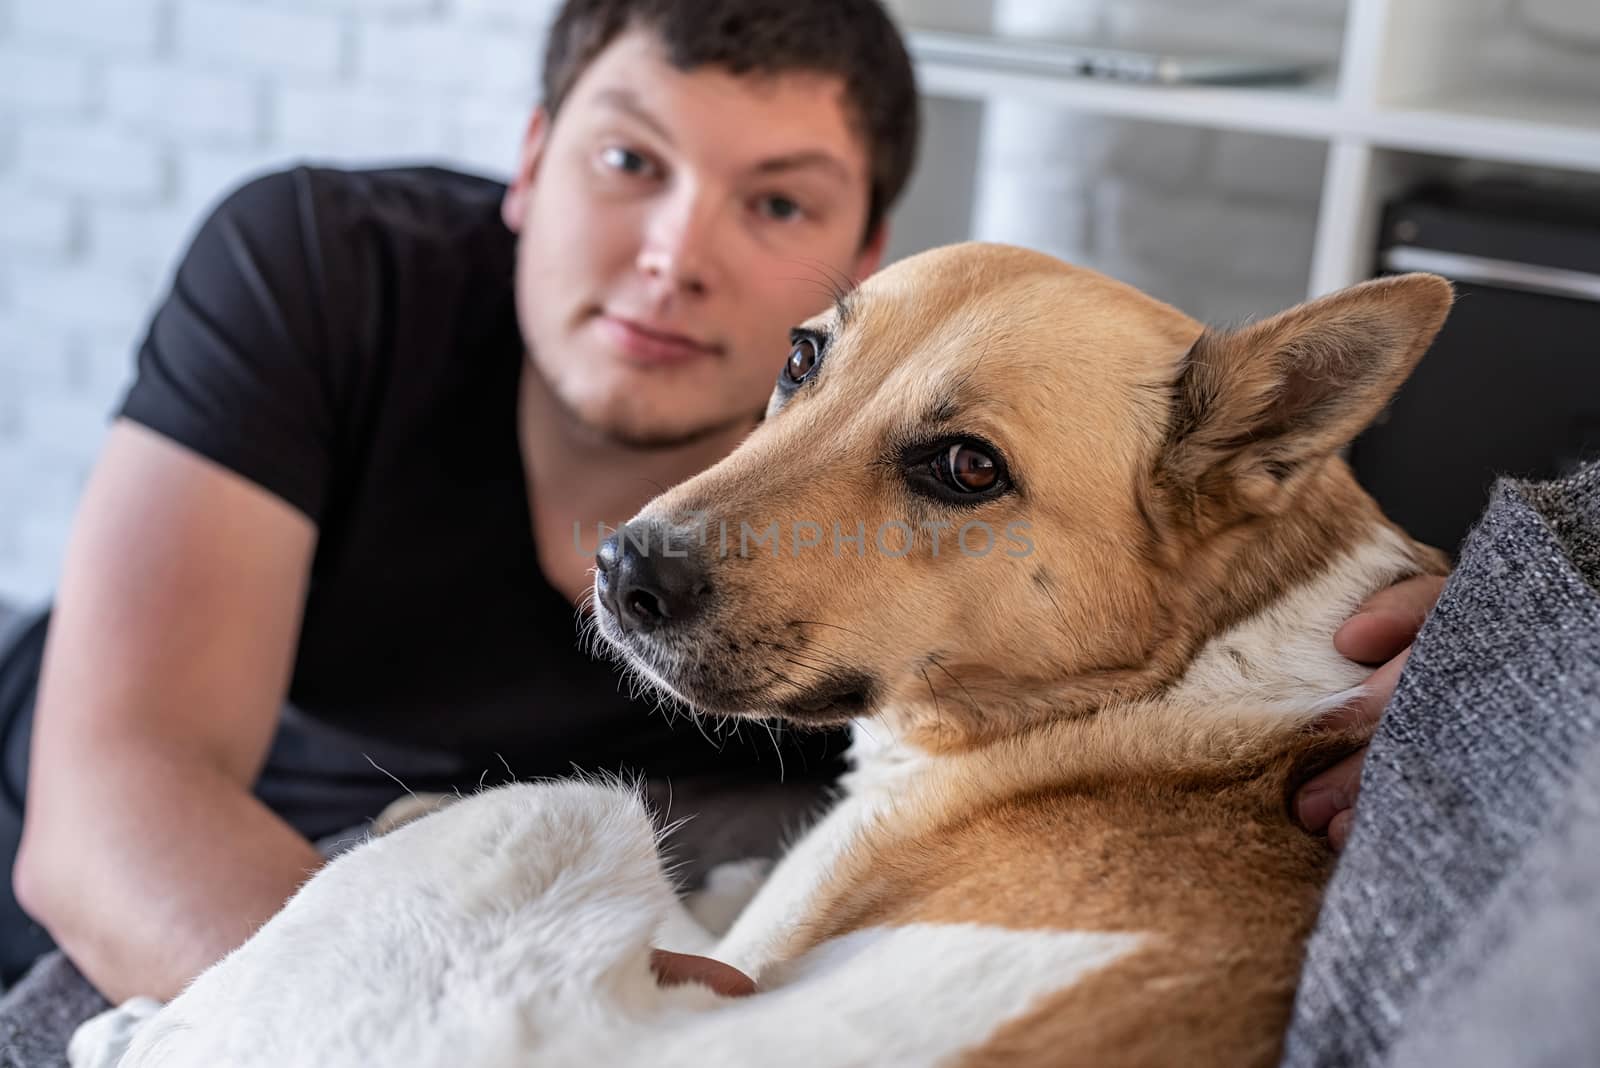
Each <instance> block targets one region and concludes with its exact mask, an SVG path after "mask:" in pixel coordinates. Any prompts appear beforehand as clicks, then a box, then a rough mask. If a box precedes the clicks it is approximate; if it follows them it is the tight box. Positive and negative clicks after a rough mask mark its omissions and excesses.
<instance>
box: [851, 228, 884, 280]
mask: <svg viewBox="0 0 1600 1068" xmlns="http://www.w3.org/2000/svg"><path fill="white" fill-rule="evenodd" d="M888 245H889V223H888V220H883V221H881V222H879V223H878V225H877V226H875V227H874V228H873V230H872V235H871V236H870V237H868V238H867V243H866V244H864V245H862V246H861V251H860V252H858V253H856V262H855V267H854V270H853V271H852V274H853V276H854V277H853V278H852V279H851V280H852V281H854V282H857V283H859V282H861V281H862V280H863V279H865V278H867V277H869V276H870V275H871V274H872V273H873V272H874V271H876V270H877V269H878V265H879V264H881V263H882V262H883V250H884V249H885V248H887V247H888Z"/></svg>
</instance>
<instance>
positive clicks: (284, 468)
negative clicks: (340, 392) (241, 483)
mask: <svg viewBox="0 0 1600 1068" xmlns="http://www.w3.org/2000/svg"><path fill="white" fill-rule="evenodd" d="M312 181H313V177H312V175H311V172H309V171H307V170H305V169H298V170H294V171H287V172H283V173H279V174H273V175H269V176H267V177H264V178H260V179H257V180H255V181H253V182H251V183H249V184H247V185H245V186H243V187H241V188H240V189H238V190H237V191H235V192H234V193H232V194H230V195H229V196H228V197H227V198H226V199H225V200H224V201H223V202H222V203H221V204H220V205H219V206H218V207H217V208H216V210H215V211H214V212H213V213H212V214H211V216H210V217H209V218H208V219H207V220H206V221H205V222H204V224H202V226H201V227H200V230H199V232H198V233H197V234H196V235H195V238H194V241H193V242H192V243H191V245H190V246H189V249H188V251H187V253H186V254H185V255H184V257H183V260H182V262H181V264H180V265H179V267H178V270H177V273H176V275H175V277H174V279H173V284H172V290H171V292H170V294H168V296H167V297H166V299H165V301H164V302H163V303H162V304H161V305H160V307H159V308H158V310H157V311H156V314H155V317H154V318H153V320H152V321H151V325H150V330H149V333H148V334H147V335H146V337H145V340H144V343H143V345H142V346H141V347H140V350H139V355H138V360H137V368H136V373H135V376H134V381H133V384H132V386H130V387H129V391H128V394H127V396H126V398H125V399H124V401H123V404H122V407H121V409H120V411H119V414H120V415H121V416H122V417H123V418H126V419H129V420H132V421H134V422H137V423H140V424H142V425H144V426H146V427H148V428H150V429H151V430H154V431H156V432H157V433H159V434H161V435H163V436H165V437H167V438H169V439H171V440H172V441H174V442H176V443H178V444H179V445H182V446H184V447H186V448H188V449H191V450H193V451H194V452H196V453H198V454H200V455H201V456H204V457H206V458H207V459H209V460H212V461H214V462H216V463H218V464H220V465H222V466H223V467H226V468H228V469H229V470H232V471H234V472H236V473H237V474H239V475H242V476H243V477H245V478H247V479H249V480H250V481H252V482H254V483H256V484H257V485H259V486H261V487H263V488H264V489H266V490H268V491H269V492H271V493H273V494H275V495H276V496H278V497H280V498H282V499H283V500H285V501H287V502H288V503H289V504H291V505H293V506H294V507H295V508H297V509H299V510H300V511H301V512H303V513H305V514H306V515H307V516H309V517H310V518H311V519H312V520H313V521H314V522H316V521H320V519H321V517H322V511H323V506H324V501H325V498H326V495H327V491H328V486H329V483H330V481H331V479H332V477H333V467H334V460H335V456H334V447H335V443H336V434H337V414H338V406H337V397H336V395H335V393H336V391H335V388H334V387H335V381H336V377H335V368H334V367H333V366H332V364H333V362H334V361H335V360H336V359H338V358H340V355H341V354H339V353H336V352H334V351H333V349H334V348H335V346H334V345H333V344H331V343H330V338H329V331H328V326H327V322H328V314H329V311H330V309H331V308H333V307H338V306H340V304H342V303H344V302H345V300H344V298H341V297H340V296H339V295H337V294H331V293H329V292H328V288H327V279H328V277H329V273H328V270H327V264H326V263H325V262H324V260H323V250H322V248H321V244H322V243H321V241H319V229H318V219H317V214H316V213H317V203H316V197H315V190H314V189H313V187H312Z"/></svg>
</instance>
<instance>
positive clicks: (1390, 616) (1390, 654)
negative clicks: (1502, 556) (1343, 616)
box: [1295, 575, 1444, 849]
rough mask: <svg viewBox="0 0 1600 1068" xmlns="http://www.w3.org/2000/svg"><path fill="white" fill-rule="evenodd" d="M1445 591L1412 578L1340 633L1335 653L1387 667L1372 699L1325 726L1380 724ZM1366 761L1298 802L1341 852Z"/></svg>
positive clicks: (1432, 579) (1310, 785)
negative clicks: (1416, 642)
mask: <svg viewBox="0 0 1600 1068" xmlns="http://www.w3.org/2000/svg"><path fill="white" fill-rule="evenodd" d="M1443 589H1444V579H1442V578H1439V577H1437V576H1434V575H1419V576H1418V577H1416V578H1411V579H1407V580H1406V581H1404V582H1401V583H1397V584H1395V585H1393V586H1390V587H1389V588H1388V589H1386V590H1382V591H1380V592H1378V593H1376V594H1374V595H1373V596H1372V597H1371V598H1369V599H1368V600H1367V602H1366V603H1365V604H1363V605H1362V606H1361V610H1360V611H1359V612H1357V613H1356V614H1355V615H1353V616H1351V617H1350V619H1348V620H1347V621H1346V622H1345V624H1344V626H1342V627H1340V628H1339V631H1338V633H1336V634H1335V635H1334V636H1333V647H1334V648H1335V649H1337V650H1338V651H1339V652H1340V653H1341V654H1342V655H1344V656H1347V657H1349V658H1350V659H1351V660H1355V661H1358V662H1359V663H1363V664H1381V665H1382V666H1381V667H1379V668H1378V670H1376V671H1374V672H1373V673H1372V674H1371V676H1369V677H1368V679H1367V682H1366V685H1367V688H1368V691H1369V692H1368V693H1367V695H1366V696H1365V697H1363V698H1361V699H1360V700H1358V701H1355V702H1353V703H1351V704H1349V705H1346V706H1345V707H1344V708H1341V709H1340V710H1339V711H1337V712H1334V713H1332V714H1331V715H1330V716H1329V717H1328V718H1327V719H1326V720H1325V721H1324V722H1325V723H1326V724H1327V725H1328V726H1332V727H1343V726H1355V725H1358V724H1374V723H1377V721H1378V717H1379V716H1381V715H1382V714H1383V709H1384V706H1386V705H1387V704H1388V703H1389V698H1390V697H1392V696H1393V695H1394V686H1395V682H1396V681H1397V680H1398V679H1399V678H1400V670H1401V669H1402V668H1403V667H1405V663H1406V657H1408V656H1409V655H1410V654H1411V641H1412V639H1413V638H1415V637H1416V636H1417V631H1419V630H1421V629H1422V621H1423V619H1425V618H1426V617H1427V615H1428V612H1429V611H1430V610H1431V609H1432V608H1433V606H1434V604H1435V602H1437V601H1438V600H1439V592H1440V591H1441V590H1443ZM1366 757H1367V750H1366V747H1365V746H1363V747H1362V748H1361V750H1360V751H1359V752H1356V753H1352V754H1351V755H1350V756H1348V757H1346V758H1345V759H1343V760H1341V761H1340V762H1339V763H1337V764H1335V765H1334V766H1333V767H1331V768H1329V769H1328V770H1327V771H1324V772H1323V773H1322V774H1320V775H1318V776H1317V777H1316V778H1314V779H1312V780H1310V781H1309V782H1307V783H1306V784H1305V785H1304V786H1302V787H1301V788H1300V793H1299V794H1298V795H1297V796H1296V798H1295V813H1296V815H1297V816H1298V817H1299V819H1300V822H1301V823H1302V824H1304V825H1305V827H1306V829H1307V830H1309V831H1321V830H1326V831H1327V832H1328V841H1329V842H1331V843H1332V844H1333V847H1334V848H1335V849H1342V848H1343V847H1344V841H1345V838H1346V836H1348V835H1349V833H1350V821H1351V820H1352V819H1353V818H1354V817H1355V803H1356V794H1357V793H1358V792H1359V791H1360V789H1361V765H1362V762H1363V761H1365V760H1366Z"/></svg>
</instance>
